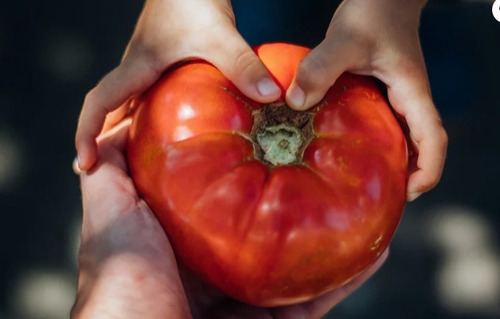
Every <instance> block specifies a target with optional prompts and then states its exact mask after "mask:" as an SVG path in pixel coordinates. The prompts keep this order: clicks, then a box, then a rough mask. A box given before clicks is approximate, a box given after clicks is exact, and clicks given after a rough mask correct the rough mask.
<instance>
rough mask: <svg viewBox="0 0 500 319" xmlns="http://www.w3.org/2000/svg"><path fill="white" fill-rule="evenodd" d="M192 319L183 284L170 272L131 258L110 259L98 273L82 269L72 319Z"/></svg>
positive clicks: (101, 266)
mask: <svg viewBox="0 0 500 319" xmlns="http://www.w3.org/2000/svg"><path fill="white" fill-rule="evenodd" d="M175 273H177V270H175ZM190 317H191V315H190V311H189V306H188V303H187V300H186V297H185V293H184V289H183V287H182V283H181V282H180V279H179V277H178V275H177V276H173V275H172V274H171V272H170V271H169V270H168V269H163V270H161V269H158V267H155V266H152V265H151V264H150V263H149V262H147V261H145V260H143V259H142V258H140V256H137V255H130V254H129V255H127V254H121V255H117V256H114V257H111V258H108V259H107V260H106V261H105V262H103V263H102V264H101V265H100V266H99V267H98V268H97V269H87V267H85V266H81V269H80V275H79V281H78V293H77V298H76V302H75V305H74V307H73V309H72V312H71V318H72V319H80V318H84V319H86V318H102V319H107V318H131V319H134V318H144V319H150V318H151V319H156V318H190Z"/></svg>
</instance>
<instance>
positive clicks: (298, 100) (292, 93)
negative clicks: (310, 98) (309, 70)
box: [287, 85, 306, 109]
mask: <svg viewBox="0 0 500 319" xmlns="http://www.w3.org/2000/svg"><path fill="white" fill-rule="evenodd" d="M287 100H288V103H290V104H291V105H290V106H291V107H293V108H294V109H301V108H303V107H304V103H305V101H306V94H305V93H304V91H303V90H302V89H301V88H300V87H299V86H297V85H294V86H293V87H292V89H291V90H289V91H288V92H287Z"/></svg>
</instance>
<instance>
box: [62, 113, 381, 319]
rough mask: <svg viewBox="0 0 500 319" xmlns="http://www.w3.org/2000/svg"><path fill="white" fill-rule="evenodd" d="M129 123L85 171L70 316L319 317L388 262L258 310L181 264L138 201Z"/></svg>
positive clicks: (107, 137) (113, 133) (105, 140)
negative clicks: (309, 296) (314, 294)
mask: <svg viewBox="0 0 500 319" xmlns="http://www.w3.org/2000/svg"><path fill="white" fill-rule="evenodd" d="M129 123H130V121H124V122H121V123H120V124H119V125H117V126H115V127H114V128H113V129H111V130H110V131H108V132H106V133H105V134H104V135H101V136H100V137H99V138H98V144H99V147H98V150H99V156H98V161H97V163H96V165H95V166H94V168H93V169H91V170H88V171H83V172H81V187H82V195H83V222H82V232H81V246H80V251H79V257H78V261H79V282H78V294H77V300H76V303H75V305H74V307H73V310H72V313H71V318H73V319H76V318H85V319H86V318H99V319H107V318H130V319H134V318H141V319H149V318H161V319H164V318H181V319H184V318H221V319H223V318H283V319H286V318H320V317H321V316H322V315H324V314H326V313H327V312H328V311H329V309H331V308H332V307H333V306H334V305H336V304H338V303H339V302H340V301H341V300H342V299H343V298H345V297H346V296H347V295H349V294H350V293H351V292H352V291H353V290H355V289H356V288H357V287H359V286H360V285H361V284H362V283H364V282H365V281H366V280H367V279H368V278H369V277H370V276H371V275H372V274H373V273H375V272H376V271H377V269H378V268H380V266H381V265H382V263H383V262H384V260H385V259H386V258H387V252H385V253H384V254H382V256H381V257H380V258H379V260H378V261H377V262H376V263H375V264H374V265H373V266H372V267H371V268H370V269H368V270H367V271H366V272H365V273H363V274H361V275H360V276H359V277H358V278H356V279H354V280H353V281H351V282H350V283H348V284H347V285H345V286H343V287H341V288H339V289H336V290H334V291H331V292H329V293H327V294H325V295H323V296H321V297H319V298H318V299H315V300H312V301H309V302H306V303H302V304H297V305H293V306H287V307H278V308H258V307H254V306H250V305H246V304H242V303H240V302H237V301H235V300H233V299H231V298H229V297H228V296H226V295H224V294H222V293H220V292H218V291H216V290H215V289H213V288H210V287H208V286H207V285H205V284H203V283H202V282H200V281H199V280H197V279H196V278H195V277H194V276H192V275H190V274H189V272H188V271H186V270H184V269H183V268H182V267H180V269H181V270H179V265H178V264H177V262H176V260H175V255H174V253H173V250H172V247H171V246H170V243H169V240H168V238H167V237H166V235H165V233H164V231H163V229H162V227H161V225H160V224H159V222H158V221H157V220H156V218H155V217H154V215H153V213H152V212H151V210H150V209H149V207H148V206H147V204H146V203H145V202H144V201H143V200H142V199H140V198H139V196H138V194H137V192H136V190H135V187H134V184H133V182H132V180H131V178H130V177H129V176H128V173H127V163H126V160H125V155H124V150H125V144H126V138H127V134H128V126H129Z"/></svg>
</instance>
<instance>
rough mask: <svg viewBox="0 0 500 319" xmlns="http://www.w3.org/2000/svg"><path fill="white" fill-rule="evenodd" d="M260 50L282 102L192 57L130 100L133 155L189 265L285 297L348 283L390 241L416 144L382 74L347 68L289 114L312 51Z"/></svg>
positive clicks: (232, 290) (275, 300) (256, 296)
mask: <svg viewBox="0 0 500 319" xmlns="http://www.w3.org/2000/svg"><path fill="white" fill-rule="evenodd" d="M255 52H256V53H257V54H258V55H259V57H260V58H261V60H262V61H263V63H264V64H265V65H266V67H267V68H268V69H269V71H270V73H271V74H272V75H273V77H274V79H275V80H276V82H277V83H278V85H279V86H280V87H281V89H282V92H283V95H282V96H281V98H280V99H279V100H278V101H276V102H274V103H272V104H268V105H263V104H260V103H257V102H255V101H252V100H250V99H248V98H247V97H245V96H244V95H243V94H241V93H240V92H239V91H238V90H237V88H236V87H235V86H234V85H233V84H232V83H231V82H230V81H228V80H227V79H226V78H225V77H224V76H223V75H222V74H221V73H220V72H219V71H218V70H217V69H216V68H215V67H213V66H212V65H210V64H208V63H206V62H203V61H194V62H190V63H187V64H184V65H182V66H179V67H177V68H174V69H172V70H170V71H169V72H167V73H166V74H165V75H164V76H163V77H162V78H161V79H160V80H159V81H158V82H157V83H156V84H155V85H154V87H152V88H151V89H150V90H149V91H147V92H146V93H145V94H143V95H142V96H140V97H138V98H137V100H136V101H135V102H136V104H137V105H138V106H137V111H136V113H135V115H134V119H133V122H132V126H131V129H130V140H129V145H128V161H129V166H130V171H131V174H132V177H133V179H134V182H135V184H136V187H137V189H138V191H139V193H140V194H141V196H142V197H143V198H144V199H145V200H146V202H147V203H148V204H149V205H150V207H151V208H152V210H153V211H154V213H155V214H156V216H157V217H158V220H159V221H160V222H161V224H162V226H163V228H164V229H165V231H166V233H167V235H168V237H169V239H170V241H171V243H172V246H173V248H174V250H175V252H176V255H177V256H178V258H179V260H180V262H181V263H182V264H184V265H185V266H187V267H188V268H189V269H191V270H192V271H193V272H194V273H195V274H196V275H197V276H199V277H200V278H201V279H202V280H204V281H206V282H208V283H210V284H211V285H213V286H214V287H216V288H218V289H220V290H221V291H223V292H225V293H227V294H228V295H230V296H232V297H233V298H235V299H238V300H241V301H243V302H246V303H250V304H254V305H259V306H279V305H286V304H292V303H297V302H302V301H306V300H310V299H312V298H315V297H317V296H319V295H321V294H323V293H325V292H327V291H330V290H332V289H334V288H336V287H339V286H341V285H344V284H345V283H347V282H349V281H350V280H352V279H353V278H355V277H356V276H357V275H359V274H360V273H362V272H363V271H364V270H366V269H367V268H368V267H369V266H370V265H372V264H373V263H374V262H375V261H376V259H377V257H378V256H380V254H381V253H382V252H383V251H384V250H385V249H386V248H387V246H388V245H389V242H390V241H391V239H392V237H393V235H394V232H395V230H396V227H397V225H398V223H399V220H400V218H401V213H402V210H403V207H404V203H405V193H406V179H407V146H406V141H405V137H404V134H403V132H402V130H401V127H400V126H399V123H398V121H397V120H396V118H395V117H394V115H393V113H392V111H391V108H390V106H389V104H388V102H387V100H386V98H385V96H384V94H383V93H382V92H381V91H380V89H379V88H378V87H377V85H376V84H375V82H374V81H373V79H371V78H368V77H363V76H358V75H352V74H348V73H345V74H343V75H342V76H341V77H340V78H339V79H338V80H337V81H336V83H335V85H334V86H333V87H332V88H330V90H329V91H328V92H327V94H326V95H325V97H324V98H323V99H322V100H321V101H320V102H319V103H318V104H317V105H316V106H314V107H313V108H311V109H310V110H308V111H304V112H298V111H293V110H291V109H290V108H289V107H288V106H287V105H286V104H285V102H284V101H285V99H284V92H286V89H287V88H288V87H289V86H290V83H291V81H292V79H293V76H294V74H295V71H296V70H297V67H298V65H299V63H300V61H301V60H302V59H303V57H304V56H305V55H306V54H307V53H308V52H309V49H307V48H304V47H300V46H295V45H290V44H283V43H273V44H266V45H262V46H259V47H256V48H255Z"/></svg>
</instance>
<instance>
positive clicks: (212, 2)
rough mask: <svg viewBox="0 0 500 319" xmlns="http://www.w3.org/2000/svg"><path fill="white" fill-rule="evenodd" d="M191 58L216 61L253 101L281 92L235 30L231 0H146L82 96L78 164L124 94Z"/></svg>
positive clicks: (92, 149)
mask: <svg viewBox="0 0 500 319" xmlns="http://www.w3.org/2000/svg"><path fill="white" fill-rule="evenodd" d="M192 58H201V59H204V60H206V61H208V62H210V63H212V64H214V65H215V66H216V67H217V68H218V69H219V70H221V72H222V73H224V75H225V76H226V77H227V78H229V79H230V80H231V81H232V82H233V83H234V84H235V85H236V86H237V87H238V88H239V89H240V90H241V91H242V92H243V93H244V94H245V95H247V96H248V97H250V98H252V99H254V100H256V101H260V102H272V101H274V100H276V99H277V98H278V97H279V96H280V94H281V92H280V89H279V88H278V86H276V85H275V84H274V82H273V81H272V80H271V78H270V77H269V74H268V73H267V70H266V68H265V67H264V65H263V64H262V62H261V61H260V60H259V59H258V57H257V56H256V55H255V54H254V53H253V51H252V50H251V48H250V47H249V46H248V44H247V43H246V42H245V41H244V40H243V38H242V37H241V36H240V34H239V33H238V32H237V30H236V28H235V25H234V16H233V12H232V7H231V3H230V1H229V0H182V1H175V0H148V1H147V2H146V5H145V7H144V10H143V11H142V14H141V16H140V18H139V21H138V23H137V26H136V29H135V32H134V34H133V36H132V38H131V40H130V43H129V45H128V47H127V50H126V51H125V54H124V57H123V60H122V62H121V63H120V65H119V66H118V67H116V68H115V69H114V70H112V71H111V72H110V73H109V74H107V75H106V76H105V77H104V78H103V79H102V81H101V82H100V83H99V84H98V85H97V86H96V87H95V88H93V89H92V90H91V91H90V92H89V93H88V94H87V96H86V98H85V101H84V104H83V108H82V111H81V114H80V119H79V122H78V129H77V132H76V141H75V143H76V149H77V152H78V162H79V168H80V169H82V170H88V169H90V168H91V167H92V165H93V164H94V163H95V162H96V159H97V144H96V137H97V136H98V135H99V133H100V132H101V130H102V129H103V126H104V122H105V119H106V115H108V114H109V116H108V118H107V120H106V121H107V122H108V124H109V123H110V122H111V123H116V122H118V121H119V120H120V119H121V118H122V117H123V116H124V115H125V114H126V113H127V109H126V107H121V108H119V107H120V105H123V104H124V103H125V101H126V100H127V99H128V98H130V97H131V96H133V95H136V94H140V93H142V92H143V91H145V90H146V89H147V88H149V87H150V86H151V85H152V84H153V83H154V82H155V81H156V80H157V79H158V78H159V77H160V75H161V74H162V72H163V71H165V69H167V68H168V67H169V66H171V65H173V64H174V63H176V62H179V61H182V60H186V59H192ZM112 112H113V113H112Z"/></svg>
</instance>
